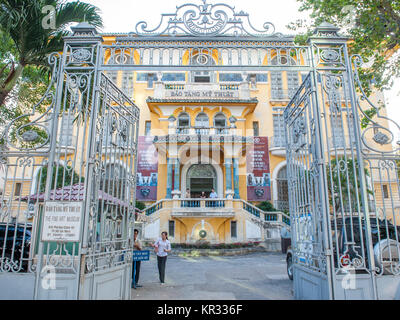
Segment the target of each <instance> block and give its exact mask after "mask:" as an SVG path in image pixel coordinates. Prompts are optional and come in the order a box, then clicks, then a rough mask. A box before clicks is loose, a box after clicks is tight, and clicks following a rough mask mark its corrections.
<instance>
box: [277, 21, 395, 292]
mask: <svg viewBox="0 0 400 320" xmlns="http://www.w3.org/2000/svg"><path fill="white" fill-rule="evenodd" d="M337 31H338V30H337V29H336V28H334V27H332V26H328V25H327V26H325V27H322V28H319V29H317V32H316V35H315V36H314V37H313V38H312V39H311V40H310V45H311V46H312V47H313V51H312V58H311V60H312V61H313V64H314V68H315V69H314V71H313V72H311V73H310V74H309V76H308V77H307V78H306V79H305V81H304V83H303V84H302V85H301V87H300V88H299V90H298V92H297V94H296V95H295V97H294V98H293V99H292V101H291V102H290V103H289V105H288V106H287V108H286V110H285V114H284V116H285V123H286V138H287V160H288V183H289V201H290V216H291V227H292V234H293V239H292V245H293V251H294V261H295V267H294V286H295V296H296V298H300V299H304V298H306V299H307V298H309V299H321V298H322V299H324V298H326V299H393V298H397V299H399V298H400V285H399V283H400V277H399V275H400V264H399V256H400V250H399V249H400V242H399V240H400V238H399V237H400V227H399V226H400V216H399V211H398V210H399V209H398V208H399V204H400V198H399V176H398V175H399V166H398V165H399V156H398V154H399V153H398V151H399V143H398V142H397V144H394V142H395V141H394V139H395V136H396V132H393V131H392V128H394V130H395V131H397V133H398V131H399V126H398V125H397V124H395V123H394V122H393V121H391V120H390V119H388V118H387V116H386V114H384V113H383V112H382V110H380V109H379V107H378V106H375V105H374V104H373V103H372V102H371V101H370V100H369V99H368V97H367V96H366V94H365V93H364V92H363V90H362V86H361V83H360V80H359V77H358V68H359V67H360V66H361V65H362V62H361V59H360V57H358V56H354V57H351V58H350V57H349V56H348V52H347V44H346V42H347V39H345V38H341V37H340V36H339V35H338V33H337ZM317 79H321V80H322V81H321V83H318V81H317ZM368 110H372V111H373V114H374V116H372V117H371V112H367V111H368ZM389 123H391V125H392V124H393V126H391V125H390V126H389ZM363 124H365V125H363ZM343 137H352V138H351V139H343ZM337 141H340V143H337Z"/></svg>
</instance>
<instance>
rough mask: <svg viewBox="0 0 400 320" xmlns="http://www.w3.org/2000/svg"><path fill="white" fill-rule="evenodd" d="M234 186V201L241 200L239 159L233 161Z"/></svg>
mask: <svg viewBox="0 0 400 320" xmlns="http://www.w3.org/2000/svg"><path fill="white" fill-rule="evenodd" d="M233 186H234V191H235V196H234V199H240V194H239V159H237V158H234V159H233Z"/></svg>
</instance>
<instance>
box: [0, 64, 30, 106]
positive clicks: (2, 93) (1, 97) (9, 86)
mask: <svg viewBox="0 0 400 320" xmlns="http://www.w3.org/2000/svg"><path fill="white" fill-rule="evenodd" d="M24 68H25V66H24V65H23V64H21V63H20V64H19V65H18V66H17V68H15V69H14V70H12V71H11V72H10V75H9V76H8V77H7V79H6V80H5V81H4V83H3V84H2V86H1V88H0V106H3V105H4V104H5V102H6V99H7V97H8V95H9V94H10V92H11V91H12V90H13V89H14V87H15V85H16V84H17V81H18V79H19V78H20V77H21V75H22V72H23V71H24Z"/></svg>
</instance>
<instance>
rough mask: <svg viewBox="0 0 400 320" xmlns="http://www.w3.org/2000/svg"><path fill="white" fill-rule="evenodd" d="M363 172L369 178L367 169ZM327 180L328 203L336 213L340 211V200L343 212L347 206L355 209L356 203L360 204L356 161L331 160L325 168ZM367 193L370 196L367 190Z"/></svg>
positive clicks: (370, 192)
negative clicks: (343, 207) (343, 208)
mask: <svg viewBox="0 0 400 320" xmlns="http://www.w3.org/2000/svg"><path fill="white" fill-rule="evenodd" d="M364 170H365V176H366V177H369V176H370V174H369V171H368V170H367V169H364ZM327 179H328V192H329V199H330V203H331V205H334V206H335V210H336V212H339V211H340V210H341V203H340V201H339V200H340V198H341V199H342V204H343V205H344V206H345V210H346V208H347V207H349V205H351V207H352V208H356V207H357V205H356V204H357V201H360V202H361V186H360V182H361V181H360V175H359V163H358V160H352V159H347V160H346V159H345V158H344V157H340V158H339V159H337V160H336V159H333V160H331V162H330V164H329V165H328V166H327ZM367 193H368V194H372V191H371V190H367ZM334 202H335V203H334Z"/></svg>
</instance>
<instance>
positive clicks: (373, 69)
mask: <svg viewBox="0 0 400 320" xmlns="http://www.w3.org/2000/svg"><path fill="white" fill-rule="evenodd" d="M297 1H299V2H301V7H300V11H311V18H312V20H313V22H312V25H307V23H306V22H305V21H301V20H300V21H297V22H295V23H292V24H290V26H289V28H291V29H299V28H301V27H307V28H308V32H307V34H306V35H302V36H300V37H299V38H298V41H300V42H304V40H305V39H306V38H307V36H308V35H310V34H311V32H312V30H313V29H314V27H315V26H317V25H319V24H321V23H322V22H324V21H327V22H330V23H332V24H334V25H336V26H338V27H340V28H342V29H343V30H344V31H345V32H347V33H348V35H349V36H350V37H351V39H352V41H351V42H350V43H349V50H350V54H359V55H361V57H362V58H363V60H364V62H366V63H367V64H368V67H367V68H365V69H363V70H361V71H360V78H361V81H362V84H363V88H364V90H365V91H366V93H367V94H370V93H371V91H370V89H369V84H370V83H371V81H374V83H375V86H376V87H377V88H378V89H386V88H390V87H391V86H392V84H393V80H394V79H395V78H397V77H399V76H400V55H396V54H395V53H396V52H398V51H399V48H400V46H399V43H400V1H399V0H297ZM389 57H391V58H389Z"/></svg>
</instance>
